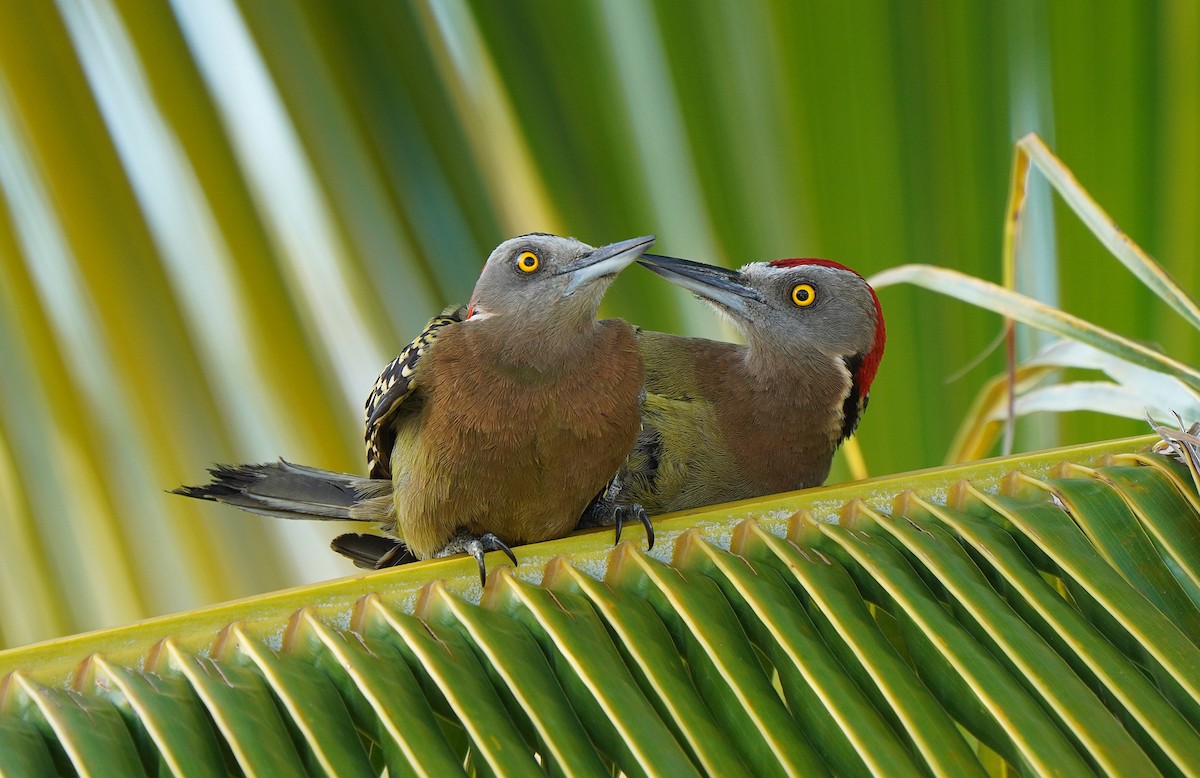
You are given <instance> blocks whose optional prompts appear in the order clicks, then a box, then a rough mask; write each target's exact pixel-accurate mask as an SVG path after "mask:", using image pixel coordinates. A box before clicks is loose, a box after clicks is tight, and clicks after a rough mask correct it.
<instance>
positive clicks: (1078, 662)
mask: <svg viewBox="0 0 1200 778" xmlns="http://www.w3.org/2000/svg"><path fill="white" fill-rule="evenodd" d="M1147 442H1148V440H1147V439H1145V438H1142V439H1135V440H1130V441H1117V442H1114V443H1111V444H1107V445H1104V446H1091V447H1083V448H1079V449H1074V450H1069V451H1058V452H1047V453H1043V454H1037V455H1026V456H1024V457H1021V458H1019V459H1009V460H1000V461H997V462H991V463H988V462H985V463H974V464H972V465H969V466H960V467H954V468H942V469H938V470H933V471H929V472H926V473H922V474H911V475H908V476H904V477H896V478H891V479H879V480H877V481H874V482H869V483H867V484H865V485H849V486H842V487H829V488H823V489H817V490H811V491H809V492H803V493H797V494H794V495H781V496H777V497H772V498H767V499H764V500H759V501H749V502H745V503H740V504H732V505H730V506H720V507H717V508H713V509H710V510H705V511H697V512H694V513H692V514H686V515H680V516H676V517H665V518H663V519H661V520H660V521H659V522H658V534H659V538H660V541H659V542H660V544H662V546H663V549H662V550H658V549H656V551H655V552H654V553H653V554H652V555H648V554H646V553H643V552H640V551H637V550H635V547H634V546H633V545H632V544H624V545H622V546H620V547H619V548H618V549H617V550H615V551H613V552H612V553H609V552H608V549H607V546H608V536H607V533H602V534H597V533H593V534H584V535H579V536H575V537H571V538H566V539H563V540H560V541H554V542H552V543H547V544H543V545H541V546H530V547H526V548H525V549H522V560H523V564H522V566H521V568H519V569H517V570H516V571H510V570H508V569H504V568H501V569H500V570H498V571H497V572H496V574H495V575H494V576H493V580H492V581H491V583H489V586H488V588H487V589H486V591H483V592H480V590H479V587H478V578H477V576H476V571H475V569H474V562H473V560H445V561H439V562H436V563H432V564H430V563H422V564H418V565H413V566H409V567H408V568H401V569H397V570H394V571H387V572H384V573H381V574H376V575H368V576H363V577H359V578H354V579H346V580H343V581H334V582H331V583H329V584H325V585H322V586H320V587H308V588H306V589H300V590H294V591H291V592H280V593H276V594H273V595H268V596H266V597H261V598H256V599H254V600H250V601H245V602H242V603H232V604H229V605H225V606H218V607H217V608H213V609H210V610H208V611H200V612H197V613H195V614H185V615H182V616H178V617H169V618H165V619H158V620H154V621H150V622H145V623H143V624H139V625H134V626H132V627H129V628H125V629H123V630H114V631H108V632H102V633H97V634H95V635H90V636H89V635H83V636H77V637H74V638H68V639H65V640H62V641H57V642H55V643H50V644H45V645H43V646H34V647H29V648H26V649H19V650H14V651H7V652H4V653H0V671H3V672H6V673H8V675H7V677H6V680H5V683H4V687H3V692H2V696H0V741H3V742H4V743H6V744H7V743H11V744H12V751H11V754H9V753H8V752H7V749H6V754H5V756H4V757H3V759H4V760H5V762H4V764H6V765H8V764H11V765H25V764H28V765H38V764H40V765H42V766H43V767H44V766H45V765H46V763H47V760H49V761H50V762H51V763H52V764H54V766H55V769H58V770H59V771H64V770H75V771H77V772H80V773H83V774H87V773H90V772H98V771H101V770H104V771H110V770H112V769H130V770H133V771H135V772H136V771H137V770H141V769H144V770H157V769H161V768H162V767H168V768H169V769H173V770H176V771H179V766H180V765H190V766H191V767H190V768H189V769H192V770H194V771H195V773H196V774H209V773H220V772H222V771H225V770H227V769H232V770H235V771H236V770H239V769H240V770H242V771H245V772H248V773H249V772H256V771H259V772H261V771H264V770H271V771H278V770H279V769H293V770H298V771H299V770H304V771H310V772H325V773H329V772H333V773H337V774H348V775H352V774H368V773H371V774H377V773H378V772H379V771H380V770H382V769H384V768H386V769H388V770H389V772H390V773H394V774H398V775H399V774H403V775H432V774H444V773H446V772H456V771H460V770H462V769H468V770H470V771H474V772H478V773H480V774H488V775H490V774H501V773H503V774H529V775H534V774H543V773H544V771H545V770H550V771H551V772H561V773H569V774H592V775H600V774H603V773H606V772H607V771H609V770H610V769H619V770H622V771H624V772H626V773H627V774H630V775H653V774H664V773H668V772H669V773H671V774H684V773H693V772H694V773H699V772H709V773H714V772H721V773H723V774H773V773H780V774H782V773H784V772H787V771H789V770H806V771H810V772H814V773H821V772H834V773H839V774H865V773H870V772H879V771H885V770H886V771H887V772H889V773H891V774H900V773H912V774H917V773H925V772H930V773H933V774H935V775H964V774H980V773H983V772H993V771H995V770H998V769H1001V767H1000V765H1001V764H1002V762H997V761H996V757H995V756H994V755H995V754H999V755H1000V756H1001V757H1002V758H1003V760H1005V761H1007V762H1008V763H1009V764H1010V765H1012V766H1015V767H1017V768H1018V769H1029V770H1033V771H1040V770H1048V769H1051V768H1053V769H1054V770H1057V771H1059V772H1063V773H1069V774H1075V773H1078V774H1087V773H1090V772H1092V771H1094V770H1101V771H1106V772H1112V773H1128V774H1133V773H1136V774H1147V773H1152V772H1154V771H1155V770H1156V769H1157V770H1160V771H1162V772H1164V773H1168V774H1187V775H1192V774H1196V768H1195V765H1197V764H1200V759H1198V758H1197V757H1198V755H1200V734H1198V733H1197V731H1196V725H1197V712H1198V711H1200V704H1198V702H1197V700H1198V695H1197V690H1196V688H1195V683H1196V681H1195V679H1196V678H1197V677H1200V676H1198V675H1197V671H1196V668H1198V667H1200V649H1198V648H1197V647H1196V646H1195V645H1194V644H1193V643H1192V642H1191V640H1190V639H1189V638H1188V637H1187V632H1186V629H1185V628H1183V627H1182V626H1181V622H1186V620H1187V619H1188V618H1189V616H1188V613H1187V611H1186V610H1185V609H1182V608H1181V607H1179V601H1176V600H1163V599H1159V600H1157V601H1151V600H1148V599H1147V598H1146V595H1145V594H1144V592H1145V591H1146V587H1147V586H1148V584H1147V582H1148V581H1150V580H1154V576H1157V577H1158V578H1159V579H1161V578H1162V576H1164V575H1165V576H1166V577H1167V578H1168V579H1169V580H1170V582H1171V583H1173V584H1176V585H1177V587H1179V595H1181V596H1183V595H1185V593H1186V591H1187V590H1186V588H1183V584H1182V580H1190V578H1187V576H1186V573H1187V572H1188V571H1189V570H1193V569H1195V562H1196V556H1197V555H1196V543H1195V536H1196V528H1197V526H1200V518H1198V514H1197V512H1196V511H1195V509H1194V507H1193V506H1194V503H1193V502H1191V500H1190V499H1189V495H1192V494H1193V492H1192V487H1191V484H1190V482H1189V481H1185V480H1182V475H1183V473H1182V472H1181V466H1178V465H1177V464H1174V463H1173V462H1172V461H1169V460H1166V459H1165V458H1163V457H1161V456H1154V455H1149V454H1146V453H1142V452H1143V451H1144V447H1145V446H1146V444H1147ZM1106 456H1107V458H1105V457H1106ZM1064 459H1066V460H1068V461H1070V462H1074V463H1076V464H1074V465H1067V466H1058V467H1056V466H1055V464H1056V463H1057V462H1059V461H1060V460H1064ZM1014 467H1015V468H1017V469H1018V471H1019V475H1017V476H1015V477H1010V478H1007V479H1005V478H1003V477H1002V476H1003V475H1004V473H1006V472H1008V471H1009V470H1011V469H1012V468H1014ZM964 479H965V480H964ZM1035 483H1036V484H1037V487H1036V488H1031V486H1032V485H1033V484H1035ZM1097 487H1099V488H1097ZM897 494H903V499H899V500H895V501H894V502H893V498H894V497H895V496H896V495H897ZM1081 495H1082V496H1081ZM1097 495H1100V497H1099V498H1097ZM889 505H890V506H891V507H890V508H889ZM1064 506H1066V507H1069V508H1070V511H1071V512H1070V513H1067V512H1066V511H1065V510H1064ZM814 517H816V518H819V519H820V521H816V520H814ZM1081 526H1083V527H1088V530H1087V531H1086V532H1085V531H1084V529H1081ZM1130 532H1139V533H1143V535H1142V540H1143V541H1144V542H1143V543H1142V544H1141V546H1140V547H1139V548H1134V549H1133V551H1132V552H1130V551H1128V550H1126V552H1125V553H1126V554H1127V558H1125V559H1118V558H1117V556H1116V554H1117V551H1118V550H1119V549H1115V547H1114V546H1113V544H1114V542H1115V539H1117V538H1121V537H1128V536H1129V533H1130ZM1106 533H1107V534H1106ZM557 554H568V555H569V556H565V557H563V556H557ZM553 559H556V560H557V561H553V563H550V562H551V560H553ZM1167 560H1170V561H1167ZM542 568H544V571H545V575H544V576H543V577H541V578H540V580H539V575H538V573H539V570H541V569H542ZM438 574H441V575H443V576H444V579H443V580H441V581H440V582H435V583H432V584H430V583H428V581H429V579H430V577H431V576H435V575H438ZM1178 575H1183V576H1184V579H1180V578H1178V577H1177V576H1178ZM1046 576H1050V578H1049V579H1048V578H1047V577H1046ZM1051 582H1053V584H1052V583H1051ZM1063 592H1065V595H1064V593H1063ZM1185 601H1186V605H1187V607H1194V606H1193V605H1192V601H1191V599H1190V598H1187V597H1186V596H1185ZM476 602H478V604H475V603H476ZM88 656H90V657H91V661H88V662H85V663H84V664H83V665H80V664H79V662H80V660H81V659H82V658H84V657H88ZM1139 668H1145V672H1144V673H1143V671H1142V670H1140V669H1139ZM85 722H98V724H97V723H85ZM959 728H962V730H965V731H966V732H969V733H971V735H973V736H974V737H977V738H978V739H979V743H978V744H977V743H976V742H975V741H974V740H972V739H971V738H970V737H964V736H962V735H961V734H960V731H959ZM35 733H36V736H35ZM130 733H132V734H133V737H132V738H130ZM985 747H986V748H985ZM973 750H974V751H975V753H973V752H972V751H973ZM172 765H174V767H171V766H172Z"/></svg>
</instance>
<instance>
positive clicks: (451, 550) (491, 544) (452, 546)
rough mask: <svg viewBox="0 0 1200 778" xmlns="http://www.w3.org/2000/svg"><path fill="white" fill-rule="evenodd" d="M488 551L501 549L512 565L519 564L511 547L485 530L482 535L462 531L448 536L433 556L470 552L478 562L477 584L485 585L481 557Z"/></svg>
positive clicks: (484, 573)
mask: <svg viewBox="0 0 1200 778" xmlns="http://www.w3.org/2000/svg"><path fill="white" fill-rule="evenodd" d="M489 551H503V552H504V553H505V554H506V555H507V556H508V558H509V559H511V560H512V563H513V565H514V566H516V565H517V564H519V563H518V562H517V555H516V554H514V553H513V552H512V549H511V548H509V547H508V546H507V545H505V543H504V541H503V540H501V539H500V538H498V537H496V536H495V535H493V534H492V533H490V532H485V533H483V534H482V535H471V534H469V533H466V532H462V533H460V534H458V535H455V536H454V537H452V538H450V540H449V541H448V542H447V543H446V545H444V546H442V548H441V549H440V550H439V551H438V552H437V553H435V554H434V556H435V557H447V556H453V555H454V554H462V553H467V554H470V555H471V556H473V557H475V561H476V562H478V563H479V585H480V586H486V585H487V566H486V565H485V564H484V562H483V557H484V554H486V553H487V552H489Z"/></svg>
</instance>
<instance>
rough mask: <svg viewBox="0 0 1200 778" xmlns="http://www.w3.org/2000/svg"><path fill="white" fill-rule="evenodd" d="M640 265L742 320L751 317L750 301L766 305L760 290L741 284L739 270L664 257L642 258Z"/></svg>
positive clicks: (656, 255)
mask: <svg viewBox="0 0 1200 778" xmlns="http://www.w3.org/2000/svg"><path fill="white" fill-rule="evenodd" d="M638 264H639V265H641V266H642V267H644V268H646V269H647V270H650V271H652V272H654V273H657V274H658V275H660V276H662V277H663V278H665V279H667V280H668V281H670V282H671V283H673V284H675V285H676V286H681V287H683V288H684V289H687V290H688V291H689V292H692V293H694V294H697V295H699V296H701V297H704V298H706V299H708V300H711V301H712V302H714V303H716V304H718V305H720V306H722V307H724V308H727V309H729V310H730V311H733V312H734V313H740V314H742V315H743V316H747V315H749V308H748V307H747V303H748V302H749V301H754V302H762V301H763V298H762V295H760V294H759V293H758V290H756V289H754V288H752V287H749V286H746V284H745V283H743V282H742V274H741V273H739V272H738V271H737V270H729V269H727V268H723V267H717V266H716V265H706V264H704V263H703V262H693V261H691V260H690V259H679V258H677V257H665V256H662V255H661V254H643V255H642V256H641V258H639V259H638Z"/></svg>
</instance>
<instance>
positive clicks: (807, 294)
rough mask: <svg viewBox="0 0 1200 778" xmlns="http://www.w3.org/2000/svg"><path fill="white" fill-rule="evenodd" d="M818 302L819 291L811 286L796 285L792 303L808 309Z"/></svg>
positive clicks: (793, 290) (793, 289) (793, 288)
mask: <svg viewBox="0 0 1200 778" xmlns="http://www.w3.org/2000/svg"><path fill="white" fill-rule="evenodd" d="M816 301H817V290H816V289H813V288H812V285H811V284H796V285H795V286H793V287H792V302H794V303H795V304H796V305H798V306H800V307H801V308H807V307H808V306H810V305H812V304H813V303H815V302H816Z"/></svg>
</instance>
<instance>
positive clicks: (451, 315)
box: [365, 306, 467, 478]
mask: <svg viewBox="0 0 1200 778" xmlns="http://www.w3.org/2000/svg"><path fill="white" fill-rule="evenodd" d="M466 317H467V309H466V308H465V307H462V306H458V307H454V306H452V307H449V308H446V309H445V310H443V311H442V312H441V313H440V314H438V315H437V316H434V317H433V318H432V319H430V320H429V323H428V324H426V325H425V329H423V330H422V331H421V334H420V335H418V336H417V337H415V338H413V341H412V343H409V344H408V345H407V346H405V348H404V350H403V351H401V352H400V354H399V356H397V357H396V358H395V359H393V360H392V361H391V362H389V363H388V366H387V367H385V368H384V369H383V372H382V373H380V374H379V378H377V379H375V386H373V387H371V393H370V395H368V396H367V403H366V418H367V425H366V432H365V437H366V443H367V472H368V474H369V476H370V477H371V478H391V463H390V459H391V453H392V444H393V443H394V442H395V440H396V432H395V430H394V429H393V427H392V422H393V421H394V419H395V415H396V413H397V412H398V411H399V410H400V408H401V405H402V404H403V403H404V401H405V400H406V399H407V398H408V397H409V395H411V394H412V393H413V391H415V390H416V388H417V374H418V369H417V363H418V362H419V361H420V359H421V357H422V356H424V355H425V352H426V351H428V350H429V347H430V346H431V345H432V344H433V342H434V341H435V340H437V337H438V332H439V331H440V330H441V329H442V328H443V327H446V326H449V325H451V324H457V323H458V322H461V321H463V320H464V319H466Z"/></svg>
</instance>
